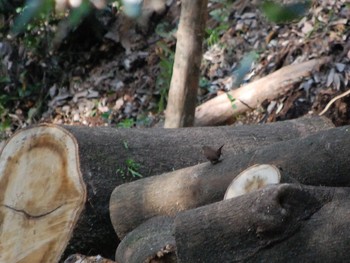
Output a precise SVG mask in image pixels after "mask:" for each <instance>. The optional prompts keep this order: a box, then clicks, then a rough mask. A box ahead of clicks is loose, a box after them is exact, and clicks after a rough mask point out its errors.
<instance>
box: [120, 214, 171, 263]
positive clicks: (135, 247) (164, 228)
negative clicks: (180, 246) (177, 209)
mask: <svg viewBox="0 0 350 263" xmlns="http://www.w3.org/2000/svg"><path fill="white" fill-rule="evenodd" d="M173 224H174V218H171V217H154V218H152V219H150V220H148V221H147V222H145V223H144V224H142V225H140V226H139V227H138V228H136V229H134V231H132V232H130V233H129V234H128V235H127V236H126V237H125V238H124V239H123V240H122V241H121V242H120V244H119V246H118V249H117V252H116V254H115V259H116V261H117V262H118V263H140V262H162V263H175V262H177V257H176V255H175V249H176V246H175V238H174V235H173ZM152 260H154V261H152Z"/></svg>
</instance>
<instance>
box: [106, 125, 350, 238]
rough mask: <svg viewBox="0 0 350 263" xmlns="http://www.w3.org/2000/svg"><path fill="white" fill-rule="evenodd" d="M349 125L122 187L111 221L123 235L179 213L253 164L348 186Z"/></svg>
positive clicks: (287, 176)
mask: <svg viewBox="0 0 350 263" xmlns="http://www.w3.org/2000/svg"><path fill="white" fill-rule="evenodd" d="M349 130H350V127H349V126H344V127H340V128H334V129H331V130H327V131H320V132H319V133H317V134H314V135H310V136H308V137H306V138H301V139H294V140H289V141H285V142H279V143H276V144H273V145H270V146H265V147H261V148H259V149H257V150H255V151H251V152H246V153H243V154H231V153H229V154H226V156H225V159H224V160H223V161H222V162H221V163H218V164H216V165H212V164H210V163H209V162H207V163H202V164H199V165H196V166H192V167H187V168H183V169H180V170H177V171H173V172H170V173H165V174H162V175H159V176H153V177H149V178H145V179H141V180H138V181H135V182H131V183H128V184H124V185H120V186H118V187H117V188H116V189H115V190H114V191H113V193H112V196H111V201H110V210H111V220H112V224H113V226H114V229H115V230H116V233H117V235H118V236H119V237H120V238H122V237H124V236H125V235H126V234H127V233H128V232H129V231H131V230H132V229H134V228H135V227H137V226H138V225H139V224H141V223H142V222H144V221H146V220H147V219H149V218H151V217H154V216H159V215H169V216H173V215H176V213H178V212H179V211H183V210H187V209H191V208H195V207H199V206H203V205H206V204H210V203H213V202H217V201H220V200H222V199H223V198H224V194H225V191H226V189H227V187H228V186H229V184H230V182H231V181H232V180H233V179H234V178H235V177H236V176H237V175H238V174H239V173H241V172H242V171H243V170H245V169H246V168H248V167H250V166H252V165H254V164H273V165H275V166H276V167H277V168H279V170H280V171H281V175H282V182H300V183H303V184H308V185H327V186H350V176H349V171H350V162H349V156H350V136H349Z"/></svg>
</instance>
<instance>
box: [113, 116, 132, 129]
mask: <svg viewBox="0 0 350 263" xmlns="http://www.w3.org/2000/svg"><path fill="white" fill-rule="evenodd" d="M134 126H135V120H134V119H131V118H128V119H124V120H122V121H120V122H119V123H118V124H117V127H118V128H132V127H134Z"/></svg>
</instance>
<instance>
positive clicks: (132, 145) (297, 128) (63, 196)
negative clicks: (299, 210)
mask: <svg viewBox="0 0 350 263" xmlns="http://www.w3.org/2000/svg"><path fill="white" fill-rule="evenodd" d="M330 126H331V125H330V124H329V123H328V122H327V121H324V120H323V119H318V118H317V119H302V120H299V121H288V122H280V123H276V124H271V125H264V126H258V125H255V126H249V127H237V128H235V129H233V128H231V127H221V128H206V129H199V128H197V129H180V130H165V129H144V130H138V129H132V130H130V129H125V130H124V129H121V130H117V129H113V128H86V127H73V126H67V127H65V128H60V127H57V126H54V125H40V126H37V127H32V128H28V129H25V130H22V131H20V132H18V133H17V134H15V135H14V136H13V137H12V138H11V139H10V140H9V141H8V142H7V143H6V144H5V145H4V148H3V149H2V151H1V158H0V188H1V189H0V211H1V213H0V222H2V223H1V228H0V229H2V230H1V231H0V237H1V240H2V243H1V246H0V261H1V262H36V261H37V259H38V258H41V256H43V259H45V260H44V261H47V262H57V260H58V258H59V257H60V256H61V255H62V253H63V251H65V252H64V256H65V257H66V256H68V255H70V254H72V253H77V252H79V253H82V254H86V255H96V254H101V255H102V256H104V257H106V258H113V257H114V253H115V249H116V246H117V244H118V239H117V236H116V235H115V233H114V230H113V227H112V224H111V220H110V215H109V200H110V195H111V193H112V191H113V189H114V188H115V187H116V186H117V185H119V184H122V183H124V182H125V181H129V180H132V179H135V178H132V177H131V175H128V172H130V170H132V169H134V170H133V171H135V170H136V168H135V167H136V166H133V167H131V166H130V163H134V164H135V163H136V164H141V165H142V166H141V167H140V168H139V170H137V171H136V172H138V173H140V174H142V175H143V176H149V175H150V174H155V173H161V172H165V171H170V170H172V169H178V168H181V167H184V166H188V165H194V164H196V163H198V162H202V161H203V157H202V156H201V154H200V151H199V149H200V147H201V146H202V145H203V144H209V145H215V144H216V143H218V141H225V143H226V146H227V151H232V152H242V151H244V150H245V149H252V148H254V147H258V146H259V145H265V144H268V143H273V142H276V141H280V140H286V139H290V138H296V137H299V136H305V135H307V134H310V133H314V132H316V131H317V130H322V129H328V128H329V127H330ZM289 131H290V133H289ZM239 138H242V142H243V145H244V146H239V143H238V140H240V139H239ZM254 138H255V139H256V140H257V141H255V140H254ZM218 144H219V143H218ZM175 146H176V147H175ZM226 146H225V147H226ZM160 149H161V150H160ZM128 159H129V160H132V162H130V161H129V162H128V161H127V160H128ZM126 163H128V165H129V166H128V165H127V164H126ZM122 175H124V177H122ZM4 226H6V227H4ZM21 227H22V228H23V230H21V231H20V228H21ZM3 240H4V241H3ZM48 252H50V253H48ZM44 256H45V257H46V258H44Z"/></svg>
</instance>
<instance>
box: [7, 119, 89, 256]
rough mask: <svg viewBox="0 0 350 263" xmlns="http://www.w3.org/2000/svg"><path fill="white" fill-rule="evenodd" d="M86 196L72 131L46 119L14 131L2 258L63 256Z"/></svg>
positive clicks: (9, 148) (8, 156)
mask: <svg viewBox="0 0 350 263" xmlns="http://www.w3.org/2000/svg"><path fill="white" fill-rule="evenodd" d="M85 199H86V190H85V184H84V181H83V179H82V175H81V174H80V167H79V158H78V146H77V143H76V141H75V139H74V137H72V136H71V134H70V133H68V132H67V131H66V130H64V129H58V128H56V127H51V126H48V125H45V126H40V127H37V128H32V129H27V130H25V131H22V132H19V133H17V134H15V135H14V136H13V137H12V138H11V139H10V140H9V141H8V142H7V144H6V145H5V146H4V148H3V150H2V153H1V159H0V205H1V206H0V211H1V213H0V222H1V227H0V240H1V246H0V262H58V260H59V259H60V257H61V255H62V253H63V252H64V250H65V248H66V246H67V244H68V242H69V240H70V238H71V236H72V232H73V229H74V227H75V225H76V223H77V221H78V219H79V217H80V214H81V212H82V210H83V208H84V205H85Z"/></svg>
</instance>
